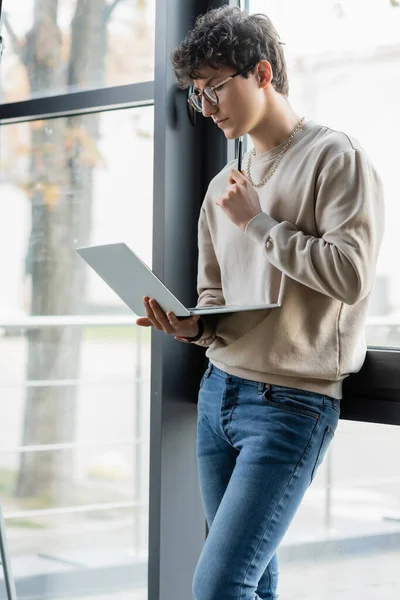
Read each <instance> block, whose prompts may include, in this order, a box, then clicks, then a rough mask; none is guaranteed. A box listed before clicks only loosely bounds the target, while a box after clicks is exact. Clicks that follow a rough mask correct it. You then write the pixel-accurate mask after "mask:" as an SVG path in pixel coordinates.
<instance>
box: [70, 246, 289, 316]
mask: <svg viewBox="0 0 400 600" xmlns="http://www.w3.org/2000/svg"><path fill="white" fill-rule="evenodd" d="M76 252H77V253H78V254H79V255H80V256H81V257H82V258H83V259H84V260H85V261H86V262H87V264H88V265H89V266H90V267H92V269H94V271H96V273H97V274H98V275H100V277H101V278H102V279H103V280H104V281H105V282H106V283H107V284H108V285H109V286H110V288H111V289H112V290H114V292H115V293H116V294H117V295H118V296H119V297H120V298H121V300H122V301H123V302H125V304H126V305H127V306H128V307H129V308H130V309H131V310H132V311H133V312H134V313H135V314H136V315H137V316H139V317H140V316H146V311H145V308H144V305H143V296H148V297H149V298H155V299H156V300H157V302H158V304H159V305H160V307H161V308H162V309H163V311H164V312H165V313H166V312H168V311H172V312H173V313H175V315H176V316H177V317H190V316H191V315H213V314H221V313H232V312H239V311H246V310H247V311H248V310H265V309H268V308H276V307H278V306H280V302H279V299H278V297H277V301H276V302H273V303H269V304H257V305H243V304H240V305H232V304H231V305H227V304H223V305H221V306H204V307H197V308H196V307H195V308H187V307H186V306H184V305H183V304H182V303H181V302H180V301H179V300H178V298H176V296H174V294H173V293H172V292H171V291H170V290H169V289H168V288H167V287H166V286H165V285H164V284H163V282H162V281H160V279H158V277H157V276H156V275H154V273H153V272H152V271H151V269H149V267H148V266H147V265H146V264H145V263H144V262H143V261H142V260H141V259H140V258H139V257H138V256H137V255H136V254H135V253H134V252H133V250H131V249H130V248H129V247H128V246H127V245H126V244H124V243H117V244H104V245H101V246H87V247H85V248H76Z"/></svg>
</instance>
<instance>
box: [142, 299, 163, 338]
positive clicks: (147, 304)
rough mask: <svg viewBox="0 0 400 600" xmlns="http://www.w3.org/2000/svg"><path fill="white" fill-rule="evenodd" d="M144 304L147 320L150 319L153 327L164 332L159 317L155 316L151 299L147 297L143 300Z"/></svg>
mask: <svg viewBox="0 0 400 600" xmlns="http://www.w3.org/2000/svg"><path fill="white" fill-rule="evenodd" d="M143 303H144V307H145V309H146V315H147V318H148V319H149V321H151V324H152V325H153V327H155V328H156V329H158V330H159V331H162V329H163V328H162V325H161V323H160V322H159V321H158V319H157V315H155V314H154V311H153V308H152V306H151V304H150V301H149V298H148V297H147V296H145V297H144V298H143Z"/></svg>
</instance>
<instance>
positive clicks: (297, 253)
mask: <svg viewBox="0 0 400 600" xmlns="http://www.w3.org/2000/svg"><path fill="white" fill-rule="evenodd" d="M283 145H284V144H282V145H281V146H278V147H277V148H274V149H273V150H270V151H268V152H264V153H263V154H259V155H257V156H253V157H252V165H251V176H252V179H253V181H255V182H259V181H261V180H262V179H263V177H264V176H265V175H266V173H267V172H268V170H269V169H270V168H271V166H272V165H273V163H274V158H276V156H277V155H278V154H279V152H280V150H281V149H282V147H283ZM248 156H249V155H248V154H247V155H245V157H244V160H243V169H244V171H245V172H246V167H247V162H248ZM236 165H237V162H236V161H232V162H230V163H228V164H227V165H226V167H225V168H224V169H223V170H222V171H221V172H220V173H219V174H218V175H217V176H216V177H214V179H213V180H212V181H211V183H210V185H209V188H208V191H207V194H206V196H205V199H204V203H203V206H202V209H201V214H200V218H199V240H198V243H199V266H198V294H199V299H198V304H197V305H198V306H206V305H214V304H218V305H219V304H256V303H266V302H269V301H273V300H274V299H275V296H276V291H277V289H278V288H279V286H280V291H281V297H280V300H281V306H280V307H279V308H273V309H267V310H260V311H245V312H238V313H230V314H221V315H218V317H214V316H213V317H208V318H207V317H202V319H203V321H204V323H205V331H204V334H203V336H202V337H201V338H200V340H199V341H198V342H197V344H199V345H200V346H205V347H208V349H207V353H206V355H207V357H208V358H209V359H210V361H211V362H212V363H213V364H214V365H216V366H217V367H219V368H220V369H222V370H224V371H226V372H227V373H230V374H232V375H237V376H239V377H244V378H246V379H250V380H253V381H263V382H265V383H271V384H275V385H281V386H287V387H295V388H299V389H304V390H310V391H314V392H318V393H321V394H326V395H329V396H332V397H334V398H341V396H342V382H343V378H344V377H346V376H347V375H348V374H350V373H353V372H356V371H358V370H359V369H360V368H361V366H362V364H363V361H364V358H365V354H366V342H365V336H364V323H365V318H366V313H367V307H368V299H369V296H370V293H371V289H372V286H373V281H374V275H375V268H376V261H377V256H378V251H379V247H380V244H381V240H382V235H383V227H384V206H383V193H382V185H381V182H380V179H379V176H378V175H377V173H376V171H375V169H374V167H373V166H372V165H371V163H370V161H369V160H368V158H367V156H366V154H365V152H364V150H363V149H362V148H361V146H360V144H359V143H358V142H357V141H356V140H354V139H353V138H350V137H348V136H347V135H345V134H344V133H341V132H338V131H333V130H332V129H329V128H327V127H323V126H320V125H317V124H315V123H313V122H311V121H308V122H306V123H305V124H304V126H303V128H302V129H301V130H300V131H299V132H298V134H297V136H296V137H295V140H294V142H293V143H292V145H291V146H290V147H289V148H288V150H287V151H286V153H285V154H284V156H283V159H282V161H281V162H280V164H279V166H278V168H277V170H276V172H275V173H274V174H273V176H272V177H271V179H270V180H269V181H268V182H267V183H266V184H265V185H264V186H263V187H261V188H256V189H257V191H258V194H259V197H260V203H261V207H262V210H263V212H262V213H260V214H259V215H257V216H256V217H254V218H253V219H252V220H251V221H250V222H249V223H248V225H247V227H246V231H245V232H243V231H242V230H241V229H240V228H239V227H237V226H236V225H234V224H233V223H232V222H231V221H230V219H229V218H228V217H227V216H226V214H225V213H224V211H223V210H222V209H221V208H220V207H219V206H218V205H217V204H216V200H217V198H218V197H219V196H220V195H221V194H223V193H224V192H225V189H226V187H227V185H228V175H229V172H230V170H231V169H232V168H236Z"/></svg>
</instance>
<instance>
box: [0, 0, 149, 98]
mask: <svg viewBox="0 0 400 600" xmlns="http://www.w3.org/2000/svg"><path fill="white" fill-rule="evenodd" d="M3 12H4V26H3V35H4V43H5V50H4V55H3V62H2V68H1V71H0V101H1V102H2V103H7V102H16V101H19V100H27V99H29V98H36V97H42V96H54V95H57V94H61V93H65V92H68V91H81V90H87V89H97V88H103V87H109V86H114V85H124V84H129V83H137V82H142V81H151V80H153V79H154V26H155V0H120V1H118V0H117V1H112V0H96V1H95V2H87V1H86V0H46V2H44V3H38V2H34V0H18V2H15V1H14V2H13V1H12V0H4V2H3Z"/></svg>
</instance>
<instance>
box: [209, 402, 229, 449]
mask: <svg viewBox="0 0 400 600" xmlns="http://www.w3.org/2000/svg"><path fill="white" fill-rule="evenodd" d="M203 417H204V419H205V420H206V421H207V423H208V426H209V428H210V429H211V431H212V432H213V433H214V434H215V435H216V436H218V437H219V438H220V439H221V440H223V441H224V442H225V443H228V444H229V445H230V446H232V448H233V447H234V446H233V445H232V443H231V442H230V440H229V439H228V438H226V437H223V436H222V435H220V434H219V433H218V431H215V429H214V427H213V426H212V425H211V421H210V419H209V418H208V415H207V413H206V412H205V411H204V413H203Z"/></svg>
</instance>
